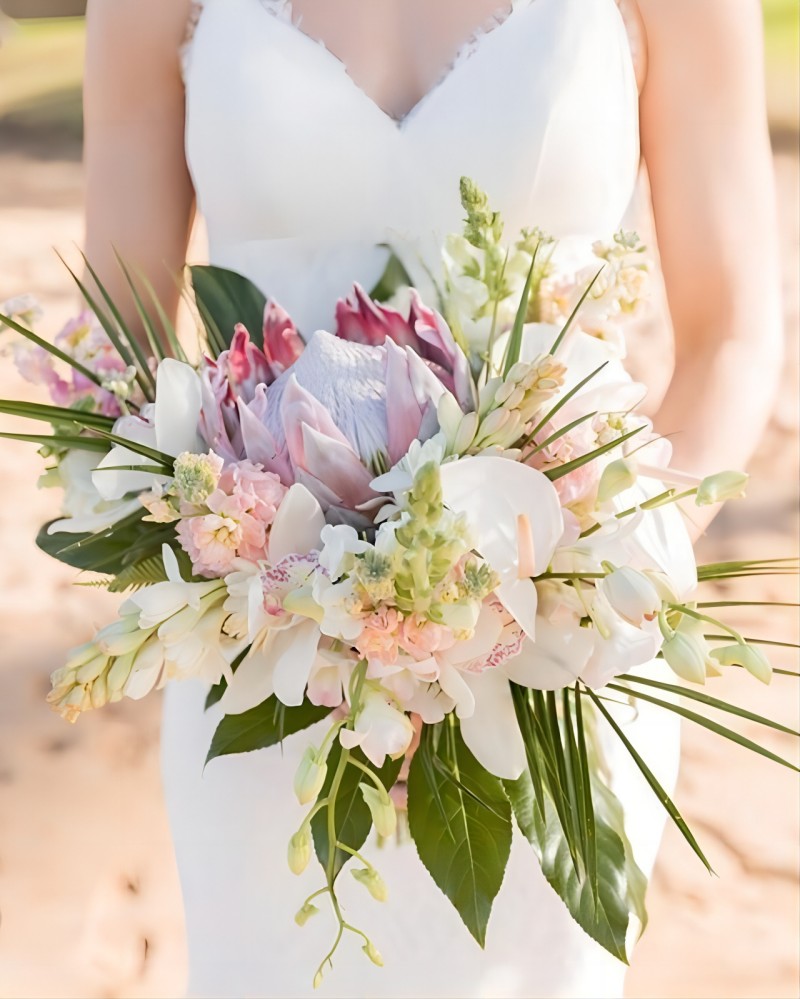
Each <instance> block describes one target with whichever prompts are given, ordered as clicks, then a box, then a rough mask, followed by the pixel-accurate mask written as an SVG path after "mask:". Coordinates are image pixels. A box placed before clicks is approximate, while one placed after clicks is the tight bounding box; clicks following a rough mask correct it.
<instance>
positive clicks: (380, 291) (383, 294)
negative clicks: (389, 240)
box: [369, 247, 413, 302]
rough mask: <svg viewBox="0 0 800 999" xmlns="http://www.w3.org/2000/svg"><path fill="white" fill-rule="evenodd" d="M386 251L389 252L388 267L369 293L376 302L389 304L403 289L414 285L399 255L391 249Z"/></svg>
mask: <svg viewBox="0 0 800 999" xmlns="http://www.w3.org/2000/svg"><path fill="white" fill-rule="evenodd" d="M386 249H388V250H389V257H388V259H387V261H386V267H384V269H383V274H381V276H380V278H379V279H378V283H377V284H376V285H375V287H374V288H373V289H372V291H371V292H370V293H369V297H370V298H372V299H374V300H375V301H376V302H387V301H388V300H389V299H390V298H391V297H392V295H394V294H395V293H396V292H397V291H399V290H400V289H401V288H409V287H411V285H412V283H413V282H412V281H411V277H410V275H409V273H408V271H407V270H406V269H405V267H404V266H403V262H402V261H401V260H400V258H399V257H398V256H397V254H396V253H395V252H394V251H393V250H392V249H391V247H386Z"/></svg>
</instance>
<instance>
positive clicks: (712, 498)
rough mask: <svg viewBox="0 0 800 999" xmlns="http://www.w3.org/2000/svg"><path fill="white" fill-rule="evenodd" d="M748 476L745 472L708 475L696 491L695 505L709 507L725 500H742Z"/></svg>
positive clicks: (748, 479)
mask: <svg viewBox="0 0 800 999" xmlns="http://www.w3.org/2000/svg"><path fill="white" fill-rule="evenodd" d="M749 481H750V476H749V475H747V473H746V472H717V473H716V475H708V476H706V478H704V479H703V481H702V482H701V483H700V485H699V487H698V489H697V496H696V497H695V503H697V505H698V506H711V505H712V504H714V503H724V502H725V501H726V500H733V499H742V498H743V497H744V494H745V489H746V487H747V483H748V482H749Z"/></svg>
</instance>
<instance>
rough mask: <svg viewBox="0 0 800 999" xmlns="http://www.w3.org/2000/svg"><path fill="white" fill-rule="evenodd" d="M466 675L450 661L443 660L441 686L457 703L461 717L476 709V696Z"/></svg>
mask: <svg viewBox="0 0 800 999" xmlns="http://www.w3.org/2000/svg"><path fill="white" fill-rule="evenodd" d="M464 675H465V674H463V673H462V672H461V671H460V670H457V669H455V668H454V667H453V666H451V665H450V664H449V663H445V662H443V663H442V664H441V669H440V671H439V686H440V687H441V688H442V690H443V691H444V692H445V694H447V696H448V697H449V698H451V699H452V700H453V701H454V702H455V705H456V714H457V715H458V717H459V718H466V717H468V716H469V715H471V714H472V712H473V711H474V710H475V698H474V697H473V696H472V690H471V689H470V688H469V686H468V685H467V683H466V681H465V679H464Z"/></svg>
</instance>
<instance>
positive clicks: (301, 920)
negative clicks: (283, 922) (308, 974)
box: [294, 902, 319, 988]
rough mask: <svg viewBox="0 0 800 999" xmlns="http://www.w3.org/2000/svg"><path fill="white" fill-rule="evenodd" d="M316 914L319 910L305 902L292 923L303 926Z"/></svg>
mask: <svg viewBox="0 0 800 999" xmlns="http://www.w3.org/2000/svg"><path fill="white" fill-rule="evenodd" d="M318 912H319V909H318V908H317V907H316V905H312V904H311V902H306V903H305V905H304V906H303V908H302V909H300V910H299V911H298V912H297V913H296V914H295V917H294V921H295V922H296V923H297V925H298V926H305V925H306V923H307V922H308V921H309V919H311V917H312V916H316V914H317V913H318ZM315 988H316V986H315Z"/></svg>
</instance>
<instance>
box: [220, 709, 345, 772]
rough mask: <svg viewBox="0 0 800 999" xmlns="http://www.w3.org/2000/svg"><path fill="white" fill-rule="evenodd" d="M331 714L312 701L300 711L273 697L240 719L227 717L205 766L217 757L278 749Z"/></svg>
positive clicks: (328, 710) (242, 715)
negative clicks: (293, 736) (269, 748)
mask: <svg viewBox="0 0 800 999" xmlns="http://www.w3.org/2000/svg"><path fill="white" fill-rule="evenodd" d="M330 713H331V711H330V708H320V707H317V706H316V705H315V704H311V703H310V702H309V701H304V702H303V703H302V704H300V705H299V706H298V707H287V706H286V705H285V704H281V702H280V701H279V700H278V698H277V697H275V695H274V694H273V695H272V697H268V698H267V699H266V701H262V703H261V704H259V705H257V706H256V707H254V708H250V710H249V711H243V712H242V714H240V715H225V717H224V718H223V719H222V721H221V722H220V723H219V725H217V730H216V732H214V737H213V738H212V740H211V746H210V748H209V750H208V756H207V757H206V763H210V762H211V760H215V759H216V758H217V757H218V756H231V755H233V754H236V753H252V752H253V751H254V750H256V749H266V748H267V747H268V746H275V745H277V744H278V743H279V742H282V741H283V740H284V738H285V737H286V736H287V735H293V734H294V733H295V732H300V731H302V730H303V729H304V728H308V727H309V725H313V724H314V723H315V722H318V721H321V720H322V719H323V718H325V717H327V716H328V715H329V714H330Z"/></svg>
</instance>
